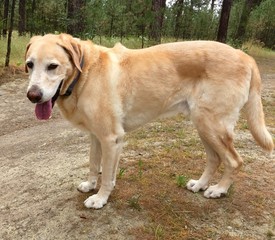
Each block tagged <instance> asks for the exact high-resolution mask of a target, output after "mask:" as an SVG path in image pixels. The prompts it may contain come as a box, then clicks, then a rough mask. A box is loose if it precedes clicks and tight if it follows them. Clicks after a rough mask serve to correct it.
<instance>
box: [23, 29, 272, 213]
mask: <svg viewBox="0 0 275 240" xmlns="http://www.w3.org/2000/svg"><path fill="white" fill-rule="evenodd" d="M26 70H27V71H28V72H29V78H30V83H29V86H28V89H27V97H28V98H29V99H30V101H32V102H33V103H36V107H35V112H36V115H37V117H38V118H39V119H48V118H50V116H51V111H52V107H53V104H54V102H55V101H56V102H57V104H58V105H59V108H60V110H61V112H62V114H63V115H64V117H65V118H66V119H68V120H69V121H70V122H72V123H73V124H74V125H75V126H77V127H79V128H81V129H84V130H86V131H88V132H89V133H90V136H91V149H90V173H89V177H88V180H87V181H85V182H82V183H81V184H80V185H79V187H78V189H79V190H80V191H82V192H88V191H90V190H92V189H95V188H96V185H97V180H98V176H99V172H100V168H101V166H102V184H101V187H100V189H99V191H98V193H97V194H95V195H92V196H90V197H89V198H88V199H87V200H86V201H85V203H84V204H85V206H86V207H88V208H102V207H103V206H104V205H105V204H106V203H107V200H108V197H109V195H110V193H111V191H112V190H113V188H114V186H115V183H116V171H117V167H118V162H119V155H120V153H121V150H122V146H123V136H124V134H125V133H126V132H129V131H131V130H133V129H136V128H138V127H139V126H141V125H143V124H145V123H148V122H150V121H152V120H154V119H156V118H158V117H163V116H169V115H171V114H177V113H183V114H185V115H187V116H189V117H190V119H191V120H192V122H193V124H194V126H195V127H196V129H197V131H198V133H199V136H200V138H201V140H202V142H203V144H204V147H205V150H206V153H207V166H206V168H205V170H204V172H203V174H202V176H201V177H200V178H199V179H198V180H190V181H189V182H188V183H187V188H188V189H189V190H191V191H193V192H198V191H199V190H205V192H204V196H205V197H207V198H218V197H220V196H221V195H223V194H226V193H227V190H228V188H229V187H230V185H231V184H232V182H233V178H234V176H235V175H236V173H237V172H238V170H239V168H240V166H241V165H242V159H241V157H240V156H239V154H238V153H237V152H236V150H235V148H234V146H233V129H234V126H235V124H236V121H237V120H238V117H239V112H240V110H241V109H242V108H243V107H244V108H245V110H246V117H247V121H248V124H249V128H250V131H251V133H252V135H253V136H254V138H255V139H256V141H257V142H258V144H259V145H260V146H261V147H262V148H263V149H264V150H266V151H268V152H272V150H273V148H274V144H273V140H272V137H271V135H270V134H269V133H268V131H267V129H266V126H265V121H264V113H263V107H262V102H261V95H260V91H261V78H260V74H259V70H258V67H257V65H256V63H255V61H254V60H253V59H252V58H251V57H249V56H248V55H247V54H245V53H243V52H242V51H240V50H236V49H233V48H232V47H230V46H227V45H225V44H221V43H217V42H213V41H190V42H177V43H168V44H161V45H157V46H154V47H149V48H146V49H141V50H130V49H127V48H126V47H124V46H122V45H121V44H117V45H115V47H114V48H105V47H102V46H97V45H95V44H93V43H92V42H91V41H81V40H79V39H76V38H73V37H72V36H70V35H67V34H60V35H51V34H49V35H45V36H43V37H42V36H36V37H33V38H32V39H31V40H30V43H29V44H28V46H27V50H26ZM221 162H223V164H224V174H223V176H222V179H221V180H220V181H219V183H218V184H217V185H214V186H209V187H208V182H209V180H210V178H211V177H212V176H213V174H214V172H215V171H216V170H217V168H218V166H219V165H220V163H221Z"/></svg>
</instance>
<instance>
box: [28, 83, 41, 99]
mask: <svg viewBox="0 0 275 240" xmlns="http://www.w3.org/2000/svg"><path fill="white" fill-rule="evenodd" d="M42 95H43V94H42V92H41V90H40V88H39V87H38V86H36V85H33V86H31V88H30V89H29V91H28V92H27V97H28V99H30V101H31V102H32V103H38V102H39V101H40V100H41V99H42Z"/></svg>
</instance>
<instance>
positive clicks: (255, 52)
mask: <svg viewBox="0 0 275 240" xmlns="http://www.w3.org/2000/svg"><path fill="white" fill-rule="evenodd" d="M29 40H30V36H29V35H26V36H18V33H17V32H16V31H14V32H13V35H12V42H11V56H10V65H13V66H23V64H24V55H25V49H26V45H27V43H28V42H29ZM120 40H121V39H120V38H119V37H112V38H110V37H102V38H101V45H103V46H106V47H113V46H114V45H115V44H116V43H117V42H120ZM173 41H175V39H173V38H164V39H162V42H163V43H165V42H173ZM93 42H94V43H96V44H100V38H99V37H98V36H97V37H95V38H94V39H93ZM122 44H123V45H125V46H126V47H128V48H134V49H135V48H141V39H140V38H134V37H128V38H126V37H125V38H123V39H122ZM150 45H152V44H151V43H150V41H149V40H148V39H145V47H146V46H150ZM242 48H243V49H245V50H246V51H247V52H248V53H249V54H251V55H252V56H255V57H272V58H273V57H274V58H275V51H272V50H269V49H266V48H264V47H263V46H262V45H261V44H260V43H254V42H246V43H244V44H243V46H242ZM6 53H7V38H1V39H0V66H4V64H5V58H6Z"/></svg>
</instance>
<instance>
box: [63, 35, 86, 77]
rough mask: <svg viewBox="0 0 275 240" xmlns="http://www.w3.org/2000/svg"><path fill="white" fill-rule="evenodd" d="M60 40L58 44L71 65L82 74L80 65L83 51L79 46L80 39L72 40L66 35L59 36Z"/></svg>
mask: <svg viewBox="0 0 275 240" xmlns="http://www.w3.org/2000/svg"><path fill="white" fill-rule="evenodd" d="M60 39H61V41H60V43H58V44H59V45H60V46H61V47H63V48H64V49H65V51H66V52H67V53H68V54H69V56H70V57H71V60H72V62H73V64H74V65H75V66H76V68H77V69H78V70H79V71H80V72H82V68H81V66H80V65H81V60H82V57H83V50H82V47H81V44H80V39H78V38H73V37H72V36H71V35H68V34H60Z"/></svg>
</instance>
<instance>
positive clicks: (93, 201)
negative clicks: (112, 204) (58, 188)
mask: <svg viewBox="0 0 275 240" xmlns="http://www.w3.org/2000/svg"><path fill="white" fill-rule="evenodd" d="M106 203H107V198H104V197H101V196H99V195H98V194H95V195H93V196H91V197H88V198H87V199H86V200H85V202H84V205H85V207H86V208H94V209H100V208H102V207H103V206H104V205H105V204H106Z"/></svg>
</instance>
